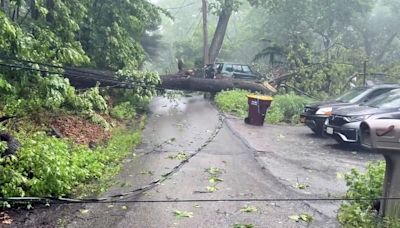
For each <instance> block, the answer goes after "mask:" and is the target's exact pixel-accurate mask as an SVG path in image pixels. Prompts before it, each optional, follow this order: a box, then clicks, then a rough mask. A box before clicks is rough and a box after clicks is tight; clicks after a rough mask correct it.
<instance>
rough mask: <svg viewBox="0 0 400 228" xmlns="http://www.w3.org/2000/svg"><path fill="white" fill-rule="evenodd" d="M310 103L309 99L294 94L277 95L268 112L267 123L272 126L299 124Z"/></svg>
mask: <svg viewBox="0 0 400 228" xmlns="http://www.w3.org/2000/svg"><path fill="white" fill-rule="evenodd" d="M310 102H311V100H310V99H309V98H307V97H302V96H298V95H295V94H293V93H289V94H285V95H276V96H274V100H273V101H272V105H271V108H270V109H269V111H268V116H267V121H268V122H269V123H272V124H276V123H280V122H286V123H292V124H297V123H299V120H300V114H301V113H302V112H303V110H304V107H305V105H306V104H308V103H310Z"/></svg>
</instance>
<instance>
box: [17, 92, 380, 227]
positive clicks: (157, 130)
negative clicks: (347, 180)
mask: <svg viewBox="0 0 400 228" xmlns="http://www.w3.org/2000/svg"><path fill="white" fill-rule="evenodd" d="M150 110H151V114H150V116H149V119H148V124H147V126H146V128H145V130H144V133H143V144H142V146H141V147H140V148H138V149H136V150H135V151H134V152H133V153H132V155H131V156H130V157H129V158H127V159H126V160H125V161H124V168H123V170H122V171H121V173H120V174H119V175H118V177H117V180H116V183H115V184H114V186H113V187H112V188H110V189H109V191H107V192H106V193H104V195H103V196H102V197H112V199H113V200H114V201H117V202H113V203H97V204H81V205H74V206H60V207H56V208H54V210H48V209H45V210H38V211H36V212H35V213H33V215H31V216H27V218H26V219H25V220H24V221H22V222H21V223H20V227H32V226H35V225H37V224H43V226H45V225H46V226H47V227H51V226H63V227H234V225H235V224H251V225H253V226H254V227H337V226H338V224H337V222H336V218H335V217H336V214H335V210H337V208H338V204H337V203H335V202H327V201H322V202H308V201H254V200H252V199H265V198H267V199H296V198H297V199H298V198H306V197H311V198H314V197H324V198H326V197H328V196H330V197H332V196H336V195H342V194H343V193H344V192H345V190H346V188H345V185H344V180H343V179H342V178H340V177H341V176H342V175H341V174H342V173H344V172H347V171H349V170H350V169H351V168H352V167H356V168H364V167H365V165H366V163H367V162H368V161H372V160H376V159H380V158H381V157H380V156H378V155H375V154H371V153H367V152H361V151H353V150H342V149H341V148H338V147H336V146H335V143H334V142H333V141H331V140H329V139H319V138H314V137H313V136H311V135H310V134H309V133H308V130H307V129H306V128H305V127H291V126H283V125H282V126H272V125H267V126H264V127H253V126H249V125H245V124H244V123H243V121H242V120H240V119H236V118H232V117H223V116H221V115H219V113H218V112H217V110H216V109H215V107H214V106H213V105H212V104H211V103H210V102H209V101H207V100H204V99H203V98H202V96H197V95H193V96H188V97H182V98H180V99H178V100H175V101H170V100H168V99H167V98H162V97H159V98H155V99H154V100H153V102H152V103H151V106H150ZM186 159H188V161H187V160H186ZM296 184H297V187H299V185H304V189H299V188H297V187H296ZM172 200H180V201H183V202H170V201H172ZM137 201H140V202H137ZM60 211H62V215H63V216H62V217H60V216H58V218H57V219H55V218H56V217H57V216H56V215H54V214H60V213H61V212H60ZM174 213H175V214H174ZM300 214H308V215H310V216H312V218H313V221H312V222H310V223H309V224H308V223H306V222H296V221H294V220H293V219H290V218H289V216H293V215H300ZM185 215H187V216H189V217H185Z"/></svg>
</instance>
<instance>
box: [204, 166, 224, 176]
mask: <svg viewBox="0 0 400 228" xmlns="http://www.w3.org/2000/svg"><path fill="white" fill-rule="evenodd" d="M206 172H207V173H209V174H211V175H220V174H222V170H221V169H220V168H216V167H211V168H208V169H206Z"/></svg>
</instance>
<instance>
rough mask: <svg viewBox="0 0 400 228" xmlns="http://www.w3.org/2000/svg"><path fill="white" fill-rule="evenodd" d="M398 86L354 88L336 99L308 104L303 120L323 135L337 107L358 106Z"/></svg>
mask: <svg viewBox="0 0 400 228" xmlns="http://www.w3.org/2000/svg"><path fill="white" fill-rule="evenodd" d="M397 88H400V85H375V86H366V87H358V88H354V89H352V90H350V91H348V92H347V93H345V94H343V95H342V96H339V97H338V98H336V99H334V100H329V101H323V102H318V103H314V104H310V105H307V106H306V107H305V109H304V112H303V113H302V114H301V121H302V122H303V123H305V125H307V126H308V127H309V128H310V129H311V130H312V131H313V132H314V133H315V134H317V135H323V134H324V123H325V121H326V119H327V118H328V117H329V116H330V115H331V114H332V112H333V111H335V109H337V108H341V107H350V106H358V105H359V104H362V103H365V102H368V101H370V100H371V99H373V98H375V97H378V96H379V95H381V94H384V93H387V92H389V91H391V90H393V89H397Z"/></svg>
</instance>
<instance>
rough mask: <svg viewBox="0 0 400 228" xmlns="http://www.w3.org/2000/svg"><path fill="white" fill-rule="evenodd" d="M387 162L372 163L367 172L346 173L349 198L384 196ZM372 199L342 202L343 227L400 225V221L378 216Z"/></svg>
mask: <svg viewBox="0 0 400 228" xmlns="http://www.w3.org/2000/svg"><path fill="white" fill-rule="evenodd" d="M384 175H385V162H383V161H381V162H377V163H372V164H369V165H368V166H367V169H366V172H365V173H360V172H359V171H357V170H356V169H352V170H351V172H350V173H348V174H346V175H345V180H346V185H347V186H348V187H349V189H348V190H347V192H346V195H345V197H346V198H349V199H376V198H380V197H382V196H383V181H384ZM373 203H374V202H372V201H371V200H352V201H348V202H344V203H342V205H341V206H340V210H339V212H338V220H339V222H340V224H341V225H342V226H343V227H380V226H381V227H399V226H400V223H399V221H396V220H393V219H389V218H385V219H381V218H378V217H377V214H376V211H375V210H374V209H373V208H372V205H373Z"/></svg>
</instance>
